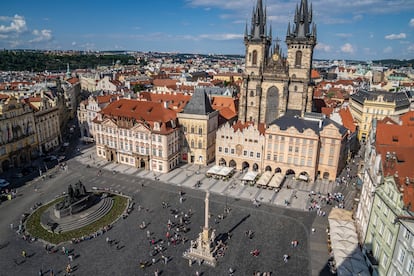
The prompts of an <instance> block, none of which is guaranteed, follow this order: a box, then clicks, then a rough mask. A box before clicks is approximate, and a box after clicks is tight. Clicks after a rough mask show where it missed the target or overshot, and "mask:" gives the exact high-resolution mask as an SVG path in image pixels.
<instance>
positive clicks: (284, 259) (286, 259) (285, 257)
mask: <svg viewBox="0 0 414 276" xmlns="http://www.w3.org/2000/svg"><path fill="white" fill-rule="evenodd" d="M288 259H289V255H288V254H285V255H283V261H284V262H285V263H287V262H288Z"/></svg>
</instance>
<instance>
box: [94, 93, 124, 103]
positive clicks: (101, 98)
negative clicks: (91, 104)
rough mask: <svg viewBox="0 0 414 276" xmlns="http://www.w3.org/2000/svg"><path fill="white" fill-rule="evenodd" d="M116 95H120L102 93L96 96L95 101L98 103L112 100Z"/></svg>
mask: <svg viewBox="0 0 414 276" xmlns="http://www.w3.org/2000/svg"><path fill="white" fill-rule="evenodd" d="M118 97H122V96H120V95H103V96H96V102H97V103H98V104H104V103H109V102H111V100H114V99H116V98H118Z"/></svg>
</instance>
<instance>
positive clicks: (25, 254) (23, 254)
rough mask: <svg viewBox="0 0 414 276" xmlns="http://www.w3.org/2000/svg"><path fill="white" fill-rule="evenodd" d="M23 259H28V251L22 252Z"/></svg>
mask: <svg viewBox="0 0 414 276" xmlns="http://www.w3.org/2000/svg"><path fill="white" fill-rule="evenodd" d="M22 257H23V258H26V257H27V253H26V251H25V250H22Z"/></svg>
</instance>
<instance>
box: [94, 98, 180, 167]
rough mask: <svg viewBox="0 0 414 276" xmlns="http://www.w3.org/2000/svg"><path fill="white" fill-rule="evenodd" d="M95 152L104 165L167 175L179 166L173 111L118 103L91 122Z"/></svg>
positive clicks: (131, 102) (125, 101)
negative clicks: (112, 163) (104, 162)
mask: <svg viewBox="0 0 414 276" xmlns="http://www.w3.org/2000/svg"><path fill="white" fill-rule="evenodd" d="M92 127H93V128H94V131H95V141H96V151H97V155H98V156H99V157H103V158H105V159H106V160H107V161H112V162H118V163H122V164H126V165H129V166H133V167H136V168H144V169H146V170H151V171H154V172H162V173H167V172H169V171H171V170H173V169H174V168H175V167H177V165H178V164H179V160H180V128H179V127H178V123H177V115H176V112H175V111H172V110H169V109H167V108H165V107H164V106H163V104H161V103H154V102H144V101H137V100H129V99H120V100H118V101H116V102H112V103H110V104H109V105H108V106H107V107H106V108H104V109H103V110H102V111H101V112H99V113H98V115H97V117H96V118H95V119H94V121H93V126H92Z"/></svg>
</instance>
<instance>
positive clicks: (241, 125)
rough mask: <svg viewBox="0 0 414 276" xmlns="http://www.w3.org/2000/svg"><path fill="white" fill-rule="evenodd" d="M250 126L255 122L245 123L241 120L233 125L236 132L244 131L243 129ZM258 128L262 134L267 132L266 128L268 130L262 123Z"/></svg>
mask: <svg viewBox="0 0 414 276" xmlns="http://www.w3.org/2000/svg"><path fill="white" fill-rule="evenodd" d="M249 126H255V124H254V122H245V123H242V122H241V121H237V122H236V123H234V124H233V126H232V127H233V129H234V132H236V131H238V130H240V131H243V129H245V128H248V127H249ZM257 128H258V130H259V133H260V134H262V135H264V134H265V130H266V126H265V124H263V123H260V124H259V125H258V126H257Z"/></svg>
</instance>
